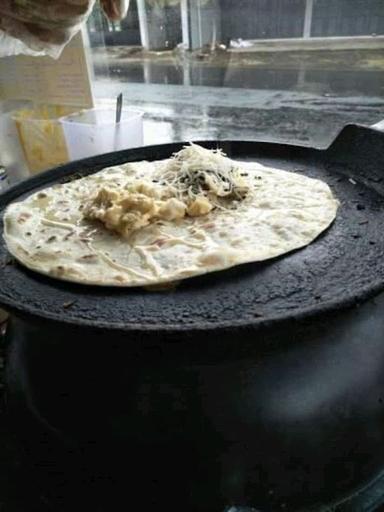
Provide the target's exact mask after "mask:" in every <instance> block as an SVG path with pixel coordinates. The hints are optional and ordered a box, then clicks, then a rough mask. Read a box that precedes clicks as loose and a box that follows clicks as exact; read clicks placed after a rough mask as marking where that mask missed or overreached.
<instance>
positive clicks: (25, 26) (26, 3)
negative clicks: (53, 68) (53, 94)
mask: <svg viewBox="0 0 384 512" xmlns="http://www.w3.org/2000/svg"><path fill="white" fill-rule="evenodd" d="M100 2H101V5H102V7H103V10H104V12H105V13H106V14H107V16H108V17H109V18H110V19H111V20H113V21H116V20H119V19H122V18H123V17H124V16H125V15H126V13H127V10H128V6H129V0H100ZM94 3H95V0H0V44H1V46H0V56H5V55H12V54H16V53H26V54H40V55H50V56H52V57H58V56H59V55H60V53H61V51H62V49H63V48H64V46H65V45H66V44H67V43H68V42H69V41H70V39H71V38H72V37H73V35H74V34H75V33H76V32H78V30H79V29H80V27H81V24H82V23H83V22H85V21H86V19H87V18H88V16H89V14H90V13H91V11H92V8H93V5H94ZM1 32H2V34H1ZM8 36H10V38H9V37H8ZM15 39H16V40H18V41H17V42H21V43H22V44H21V45H20V44H17V45H15ZM6 46H8V48H7V47H6ZM15 48H17V51H16V50H15Z"/></svg>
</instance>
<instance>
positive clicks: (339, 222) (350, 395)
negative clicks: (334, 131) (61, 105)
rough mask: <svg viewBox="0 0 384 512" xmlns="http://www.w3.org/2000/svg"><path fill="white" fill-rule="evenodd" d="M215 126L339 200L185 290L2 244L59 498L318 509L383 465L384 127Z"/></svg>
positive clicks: (33, 402) (24, 393)
mask: <svg viewBox="0 0 384 512" xmlns="http://www.w3.org/2000/svg"><path fill="white" fill-rule="evenodd" d="M199 143H201V144H202V145H204V146H205V147H209V148H216V147H221V148H222V149H223V150H224V151H225V152H226V153H227V154H228V156H230V157H231V158H234V159H239V160H257V161H260V162H261V163H263V164H266V165H271V166H274V167H280V168H282V169H287V170H289V171H295V172H301V173H305V175H308V176H310V177H315V178H320V179H322V180H324V181H326V182H327V183H328V184H329V185H330V187H331V188H332V190H333V191H334V193H335V195H336V196H337V198H338V199H339V201H340V203H341V206H340V209H339V212H338V215H337V218H336V220H335V222H334V223H333V224H332V225H331V227H330V228H329V229H328V230H327V231H325V232H324V233H323V234H322V235H321V236H320V237H319V238H318V239H317V240H316V241H315V242H314V243H312V244H310V245H309V246H307V247H306V248H304V249H301V250H298V251H294V252H292V253H290V254H288V255H285V256H283V257H281V258H276V259H273V260H270V261H267V262H264V263H262V264H249V265H242V266H238V267H235V268H233V269H230V270H227V271H223V272H217V273H212V274H208V275H206V276H201V277H197V278H194V279H189V280H186V281H184V282H182V283H181V284H180V286H178V287H177V288H176V289H175V290H173V291H169V292H148V291H144V290H142V289H140V288H137V289H120V288H119V289H116V288H108V287H96V286H81V285H76V284H71V283H65V282H61V281H57V280H53V279H50V278H48V277H44V276H41V275H39V274H36V273H33V272H31V271H28V270H26V269H24V268H23V267H22V266H20V265H19V264H17V263H15V262H14V261H12V259H11V258H10V257H9V255H8V254H7V252H6V249H5V247H4V244H1V245H0V262H2V266H1V268H0V304H1V305H2V306H4V307H6V308H8V309H9V310H10V311H11V312H12V320H11V322H10V326H9V329H8V331H7V340H8V344H9V353H8V365H7V394H8V407H9V412H10V416H11V418H12V421H13V428H14V430H15V432H16V433H17V436H18V438H19V440H20V443H21V444H22V445H23V446H24V448H25V450H26V453H27V456H28V459H29V462H30V463H31V464H32V465H33V467H34V474H35V476H36V478H37V479H38V480H39V481H40V482H44V483H43V484H42V486H43V488H44V489H45V491H46V492H48V491H47V489H49V492H48V494H50V496H49V499H51V500H52V501H53V502H54V503H55V506H56V509H55V510H71V506H73V500H72V498H71V497H73V496H76V499H77V502H76V503H77V504H78V506H80V505H79V504H81V505H82V506H84V507H87V506H88V507H89V506H90V503H92V504H94V505H95V506H97V507H99V508H100V510H104V508H102V507H105V510H108V509H110V508H111V507H112V508H113V507H114V506H115V507H116V506H118V504H119V503H120V502H121V500H124V499H125V497H127V499H128V500H129V503H130V504H131V506H136V507H139V509H140V510H145V511H146V510H152V508H153V507H163V508H164V507H166V508H167V510H169V511H175V512H176V511H177V512H179V511H180V510H181V509H180V506H181V505H180V504H182V510H183V512H192V511H193V512H216V511H217V512H222V511H223V510H224V508H225V507H226V506H228V505H236V506H252V507H255V508H257V509H259V510H263V511H266V512H267V511H268V512H269V511H273V512H274V511H275V510H295V511H296V510H307V509H310V510H320V509H321V507H322V506H323V505H324V504H325V505H326V506H328V504H330V503H332V502H335V501H337V500H343V499H344V498H345V497H346V496H348V494H349V493H352V492H356V491H358V490H359V489H360V488H363V487H365V488H367V487H366V486H369V482H370V481H371V480H372V479H375V478H378V475H380V474H382V472H383V470H384V409H383V407H384V405H383V404H384V314H383V313H384V295H383V294H382V293H381V292H382V290H383V288H384V258H383V256H384V237H383V236H382V233H381V232H382V225H383V220H384V201H383V196H384V174H383V167H384V165H383V164H384V134H383V133H381V132H379V131H376V130H374V129H370V128H366V127H362V126H355V125H350V126H347V127H345V128H344V129H343V131H342V132H341V133H340V135H339V136H338V137H337V139H336V140H335V142H334V143H333V144H332V145H331V146H330V148H328V149H327V150H318V149H313V148H305V147H296V146H289V145H281V144H270V143H257V142H242V141H205V142H199ZM182 146H183V144H182V143H180V144H167V145H162V146H153V147H146V148H140V149H134V150H127V151H123V152H118V153H113V154H108V155H103V156H98V157H95V158H90V159H87V160H83V161H80V162H74V163H72V164H69V165H65V166H63V167H60V168H58V169H55V170H53V171H50V172H48V173H45V174H42V175H39V176H36V177H34V178H31V179H29V180H27V181H26V182H24V183H22V184H20V185H17V186H16V187H14V188H13V189H11V190H9V191H8V192H6V193H5V194H3V195H2V196H0V212H1V210H3V209H4V207H5V206H6V205H7V204H8V203H9V202H11V201H15V200H17V199H19V198H22V197H24V196H25V195H28V194H29V193H32V192H34V191H36V190H37V189H39V188H44V187H46V186H49V185H52V184H53V183H55V182H63V181H65V180H68V179H75V178H76V177H78V176H84V175H87V174H89V173H92V172H96V171H98V170H100V169H102V168H103V167H106V166H111V165H116V164H119V163H122V162H126V161H134V160H142V159H148V160H157V159H160V158H166V157H169V156H170V155H171V154H172V153H173V152H175V151H178V150H179V149H181V147H182ZM69 475H70V476H69ZM111 499H112V502H111ZM316 507H317V508H316ZM319 507H320V508H319Z"/></svg>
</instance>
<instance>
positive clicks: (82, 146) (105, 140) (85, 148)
mask: <svg viewBox="0 0 384 512" xmlns="http://www.w3.org/2000/svg"><path fill="white" fill-rule="evenodd" d="M115 115H116V114H115V111H114V110H113V109H91V110H84V111H82V112H79V113H76V114H71V115H69V116H65V117H63V118H61V123H62V126H63V130H64V134H65V140H66V143H67V149H68V152H69V157H70V160H80V159H81V158H86V157H89V156H93V155H100V154H103V153H110V152H112V151H119V150H121V149H128V148H134V147H139V146H142V145H143V113H142V112H139V111H135V110H131V109H126V108H123V110H122V113H121V121H120V123H118V124H116V122H115Z"/></svg>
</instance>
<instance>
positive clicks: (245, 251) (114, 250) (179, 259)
mask: <svg viewBox="0 0 384 512" xmlns="http://www.w3.org/2000/svg"><path fill="white" fill-rule="evenodd" d="M194 147H195V148H197V150H198V151H199V155H200V156H199V157H200V158H202V160H201V162H202V164H201V165H203V163H204V158H205V155H206V156H207V158H208V157H209V158H212V154H213V152H211V151H208V150H204V149H202V148H200V147H196V146H194ZM205 152H206V153H205ZM193 154H194V153H193V151H191V155H193ZM215 158H216V157H215ZM220 158H225V157H224V156H220ZM225 161H226V163H227V164H228V165H229V164H231V165H232V164H233V165H235V166H236V167H237V168H240V169H241V175H242V176H244V179H245V180H246V182H247V186H248V188H249V193H248V194H247V197H245V198H244V200H241V199H239V198H238V199H237V200H235V201H233V202H231V203H228V204H229V206H228V207H221V206H220V204H218V205H217V207H215V208H214V209H212V211H210V212H209V213H206V214H204V215H200V216H187V215H185V216H184V217H183V218H175V219H172V220H165V219H164V218H156V217H155V218H154V219H151V222H149V221H148V222H149V223H148V224H147V225H144V226H142V227H140V228H137V229H135V230H133V231H132V232H131V233H129V236H121V233H118V232H115V231H111V230H110V229H107V228H106V225H104V224H103V223H102V222H100V221H99V220H92V219H90V218H87V217H86V216H85V215H84V210H85V209H86V208H87V206H86V205H87V204H89V201H90V198H92V197H95V196H96V195H97V193H98V191H99V190H100V189H101V188H103V187H108V186H113V187H114V190H125V189H126V188H127V187H128V186H129V184H130V183H132V182H138V181H139V180H145V181H146V182H148V181H149V182H151V181H152V182H154V183H155V184H157V183H158V181H159V177H160V178H161V176H162V173H165V172H166V171H167V169H169V165H170V162H171V160H169V159H168V160H163V161H157V162H146V161H143V162H135V163H127V164H123V165H119V166H116V167H111V168H107V169H104V170H102V171H100V172H97V173H95V174H93V175H90V176H87V177H84V178H81V179H78V180H75V181H72V182H70V183H66V184H62V185H54V186H52V187H49V188H47V189H45V190H42V191H39V192H36V193H34V194H32V195H31V196H29V197H28V198H27V199H25V200H23V201H21V202H17V203H14V204H11V205H10V206H8V208H7V209H6V212H5V215H4V226H5V229H4V239H5V242H6V244H7V247H8V250H9V251H10V253H11V254H12V255H13V256H14V257H15V258H16V259H17V260H18V261H19V262H20V263H22V264H23V265H25V266H26V267H28V268H30V269H32V270H34V271H36V272H39V273H41V274H46V275H49V276H52V277H55V278H58V279H62V280H66V281H73V282H77V283H83V284H92V285H108V286H126V287H130V286H148V285H157V284H161V283H169V282H173V281H179V280H182V279H186V278H189V277H193V276H197V275H201V274H205V273H208V272H214V271H218V270H223V269H226V268H229V267H233V266H235V265H240V264H242V263H248V262H256V261H264V260H267V259H270V258H274V257H276V256H281V255H283V254H285V253H288V252H290V251H293V250H294V249H298V248H301V247H304V246H306V245H308V244H309V243H311V242H312V241H313V240H315V239H316V237H317V236H318V235H319V234H320V233H321V232H323V231H324V230H325V229H327V228H328V227H329V226H330V224H331V223H332V221H333V220H334V219H335V216H336V213H337V208H338V201H337V200H336V199H335V197H334V196H333V194H332V192H331V190H330V188H329V187H328V185H327V184H326V183H324V182H322V181H319V180H316V179H312V178H308V177H306V176H303V175H299V174H295V173H293V172H287V171H282V170H278V169H273V168H270V167H266V166H263V165H261V164H259V163H256V162H253V163H249V162H237V161H236V162H235V161H233V162H232V161H231V160H230V159H227V158H225ZM222 162H224V160H222ZM220 165H221V164H220Z"/></svg>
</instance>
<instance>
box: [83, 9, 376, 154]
mask: <svg viewBox="0 0 384 512" xmlns="http://www.w3.org/2000/svg"><path fill="white" fill-rule="evenodd" d="M88 27H89V35H90V41H91V45H92V59H93V64H94V69H95V92H96V97H97V100H98V101H99V102H100V103H111V102H112V101H114V99H115V97H116V96H117V94H118V93H120V92H123V94H124V99H125V104H126V105H131V106H134V107H136V108H137V107H139V108H140V109H142V110H143V111H144V112H145V113H146V116H145V143H147V144H152V143H162V142H168V141H172V140H190V139H194V140H198V139H200V140H202V139H205V138H209V139H213V138H218V139H250V140H279V141H286V142H291V143H298V144H304V145H314V146H323V147H324V146H326V145H328V144H329V143H330V142H331V140H332V139H333V138H334V136H335V135H336V134H337V132H338V131H339V130H340V129H341V128H342V126H343V125H345V124H347V123H351V122H353V123H363V124H372V123H375V122H377V121H379V120H380V119H381V118H382V117H384V115H383V108H384V100H383V93H384V80H383V68H384V9H383V4H382V0H364V1H363V0H131V5H130V10H129V13H128V16H127V18H126V19H125V20H123V21H122V22H121V23H120V24H111V23H108V22H107V21H106V20H105V18H104V16H103V15H102V14H101V12H100V11H99V10H98V9H97V8H96V9H95V11H94V13H93V15H92V17H91V19H90V20H89V23H88Z"/></svg>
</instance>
